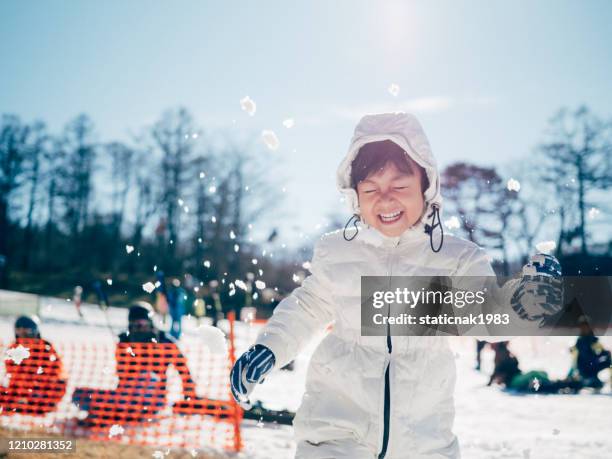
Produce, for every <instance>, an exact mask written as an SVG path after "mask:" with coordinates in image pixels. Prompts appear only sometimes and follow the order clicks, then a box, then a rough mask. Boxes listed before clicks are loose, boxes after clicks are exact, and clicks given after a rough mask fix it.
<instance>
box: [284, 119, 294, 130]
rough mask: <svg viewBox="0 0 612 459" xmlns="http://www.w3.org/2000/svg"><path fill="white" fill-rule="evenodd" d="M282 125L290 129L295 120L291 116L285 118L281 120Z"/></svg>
mask: <svg viewBox="0 0 612 459" xmlns="http://www.w3.org/2000/svg"><path fill="white" fill-rule="evenodd" d="M283 126H285V127H286V128H287V129H291V128H292V127H293V126H295V121H293V118H287V119H286V120H285V121H283Z"/></svg>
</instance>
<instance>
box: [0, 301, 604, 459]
mask: <svg viewBox="0 0 612 459" xmlns="http://www.w3.org/2000/svg"><path fill="white" fill-rule="evenodd" d="M0 307H1V306H0ZM82 310H83V313H84V320H81V319H80V318H79V316H78V314H77V313H76V310H75V308H74V306H73V305H72V304H71V303H70V302H66V301H62V300H57V299H51V298H43V300H42V303H41V311H40V317H41V321H42V324H41V333H42V335H43V337H44V338H46V339H48V340H50V341H51V342H53V341H58V340H66V339H70V340H75V341H83V342H92V341H96V342H100V341H112V340H113V339H114V335H116V334H117V333H118V332H119V331H120V330H121V329H122V328H123V327H124V326H125V324H126V322H127V311H126V310H124V309H114V308H111V309H110V310H109V311H108V314H107V316H106V317H105V314H103V313H102V312H101V311H100V310H99V309H98V308H97V307H96V306H95V305H83V306H82ZM13 320H14V319H13V318H10V317H0V336H1V337H2V338H3V339H4V340H7V339H10V338H11V336H12V334H13V330H12V325H13ZM202 323H204V322H202ZM160 325H161V326H163V325H162V324H160ZM220 327H221V328H224V327H227V323H221V324H220ZM258 327H259V326H258V325H255V324H244V323H237V324H236V346H237V350H238V352H239V353H240V352H241V351H243V350H245V349H246V348H247V347H248V346H249V345H250V344H251V343H252V342H253V340H254V338H255V336H256V334H257V331H258ZM111 328H112V332H111ZM184 330H185V332H184V334H183V336H182V337H181V343H183V344H189V345H190V346H194V345H202V346H213V345H218V344H211V343H210V342H207V341H210V339H211V336H212V335H211V333H210V327H208V326H206V325H202V326H200V327H199V328H198V324H197V322H196V320H195V319H193V318H191V317H186V318H185V320H184ZM318 339H320V337H319V338H318ZM451 340H452V347H453V351H454V352H455V357H456V363H457V372H458V375H457V386H456V393H455V405H456V418H455V433H456V434H457V435H458V437H459V441H460V444H461V451H462V456H463V457H464V458H468V459H472V458H474V459H485V458H486V459H490V458H551V459H552V458H555V459H559V458H572V459H574V458H589V459H603V458H609V457H612V417H611V413H612V394H611V392H610V385H609V382H607V383H606V386H605V388H604V389H603V390H602V392H601V393H599V394H594V393H586V392H582V393H580V394H579V395H524V396H521V395H512V394H509V393H506V392H503V391H501V390H499V389H498V388H496V387H486V383H487V381H488V375H489V374H490V372H491V370H492V360H493V352H492V351H491V350H489V349H488V348H485V350H484V351H483V353H482V361H483V371H482V372H477V371H475V370H474V359H475V347H476V346H475V341H474V339H472V338H451ZM317 342H318V340H317V339H314V340H313V342H312V343H311V344H310V346H309V347H308V349H306V350H305V351H304V352H303V353H302V355H300V356H299V357H298V358H297V359H296V365H295V370H294V371H292V372H288V371H275V372H273V373H272V374H271V375H269V376H268V377H267V378H266V382H265V384H263V385H261V386H259V387H257V388H256V390H255V392H254V393H253V399H254V400H261V401H262V402H263V403H264V404H265V405H266V407H268V408H270V409H283V408H287V409H290V410H296V409H297V408H298V406H299V404H300V399H301V396H302V393H303V391H304V379H305V375H306V369H307V365H308V360H309V358H310V355H311V354H312V352H313V350H314V348H315V347H316V344H317ZM573 342H574V339H573V338H572V337H555V338H543V337H541V338H540V337H538V338H530V337H522V338H517V339H515V340H513V341H512V343H511V346H510V348H511V350H512V351H513V352H514V353H515V354H516V355H517V356H518V358H519V360H520V362H521V369H523V370H524V371H526V370H532V369H543V370H546V371H547V372H548V373H549V375H550V376H551V377H552V378H561V377H564V376H565V374H566V373H567V370H568V368H569V365H570V354H569V351H568V349H569V347H570V346H571V345H572V344H573ZM602 342H603V343H604V345H605V346H606V347H607V348H612V337H609V336H608V337H603V338H602ZM3 376H4V368H3V367H1V368H0V381H1V380H2V377H3ZM601 376H603V377H604V379H606V380H607V381H609V379H610V375H609V372H604V373H602V375H601ZM242 434H243V440H244V445H245V448H244V450H243V452H241V453H240V454H239V455H238V456H237V457H240V458H253V459H285V458H291V457H293V454H294V452H295V444H294V442H293V439H292V429H291V427H287V426H280V425H277V424H270V423H263V422H258V423H257V422H252V421H245V422H244V424H243V429H242ZM234 457H235V456H234Z"/></svg>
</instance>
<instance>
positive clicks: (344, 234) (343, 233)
mask: <svg viewBox="0 0 612 459" xmlns="http://www.w3.org/2000/svg"><path fill="white" fill-rule="evenodd" d="M353 218H354V219H355V221H354V222H353V225H354V226H355V234H354V235H353V237H351V238H350V239H349V238H347V237H346V229H347V228H348V226H349V225H350V224H351V221H352V220H353ZM360 220H361V217H359V214H353V215H351V218H349V221H348V222H346V225H344V231H343V232H342V236H344V240H345V241H349V242H350V241H352V240H353V239H355V238H356V237H357V234H359V227H358V226H357V222H358V221H360Z"/></svg>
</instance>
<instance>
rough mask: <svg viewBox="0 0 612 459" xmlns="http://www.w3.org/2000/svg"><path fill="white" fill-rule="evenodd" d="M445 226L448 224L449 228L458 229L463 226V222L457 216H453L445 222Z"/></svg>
mask: <svg viewBox="0 0 612 459" xmlns="http://www.w3.org/2000/svg"><path fill="white" fill-rule="evenodd" d="M444 226H446V227H447V228H448V229H449V230H453V229H458V228H460V227H461V222H460V221H459V219H458V218H457V217H455V216H452V217H451V218H449V219H448V220H446V221H445V222H444Z"/></svg>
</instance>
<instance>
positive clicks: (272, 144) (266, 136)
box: [261, 130, 280, 151]
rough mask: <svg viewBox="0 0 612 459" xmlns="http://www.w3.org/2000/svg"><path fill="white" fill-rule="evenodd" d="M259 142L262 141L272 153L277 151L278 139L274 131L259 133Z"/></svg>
mask: <svg viewBox="0 0 612 459" xmlns="http://www.w3.org/2000/svg"><path fill="white" fill-rule="evenodd" d="M261 140H263V142H264V143H265V144H266V146H267V147H268V148H269V149H270V150H272V151H274V150H277V149H278V147H279V145H280V142H279V140H278V137H277V136H276V134H275V133H274V131H270V130H263V131H261Z"/></svg>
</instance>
